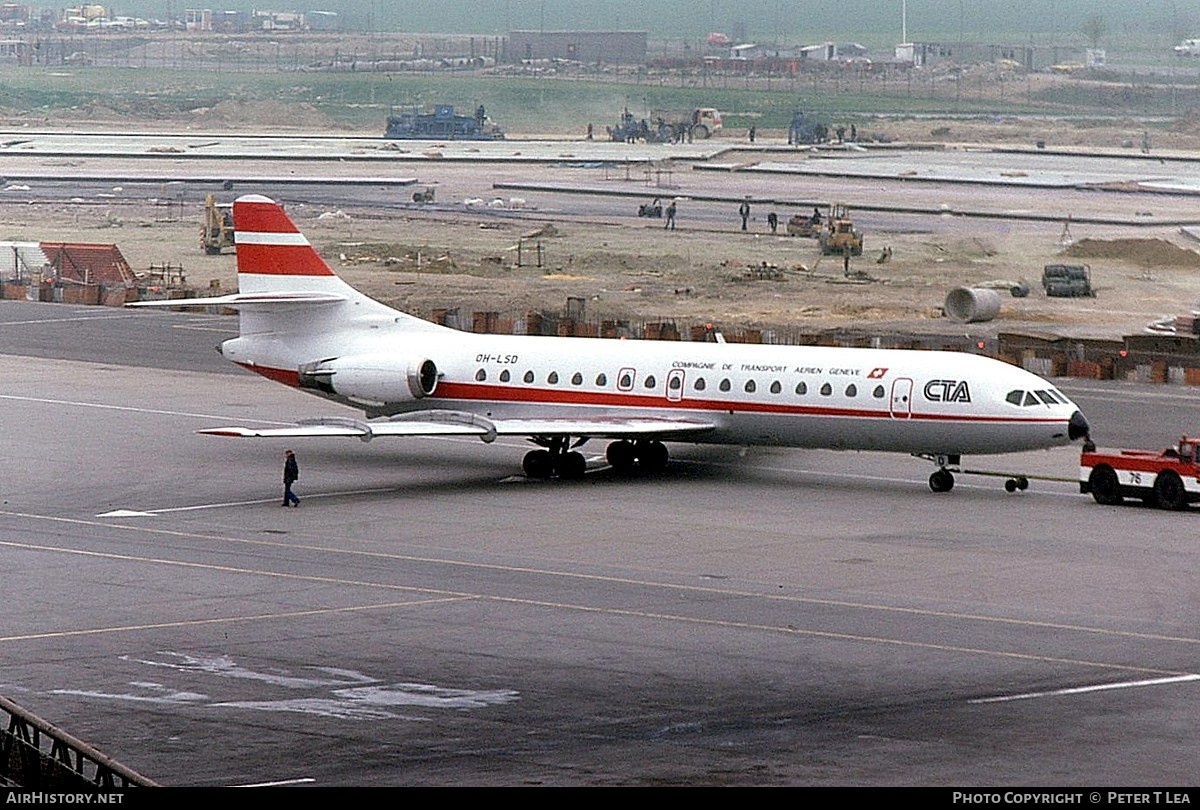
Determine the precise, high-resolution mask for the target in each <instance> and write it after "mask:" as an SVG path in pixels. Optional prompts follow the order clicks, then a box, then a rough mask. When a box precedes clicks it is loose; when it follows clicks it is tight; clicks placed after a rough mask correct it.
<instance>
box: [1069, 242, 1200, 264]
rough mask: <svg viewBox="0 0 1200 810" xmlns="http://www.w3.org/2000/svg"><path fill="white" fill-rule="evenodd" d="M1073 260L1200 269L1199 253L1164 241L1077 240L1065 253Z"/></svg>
mask: <svg viewBox="0 0 1200 810" xmlns="http://www.w3.org/2000/svg"><path fill="white" fill-rule="evenodd" d="M1063 255H1064V256H1070V257H1072V258H1076V259H1112V260H1114V261H1124V262H1130V263H1131V264H1140V265H1143V266H1145V267H1164V266H1170V267H1200V253H1197V252H1196V251H1194V250H1188V249H1187V248H1182V247H1179V246H1178V245H1175V244H1172V243H1171V242H1168V241H1167V240H1165V239H1080V240H1079V241H1078V242H1076V243H1075V244H1073V245H1071V246H1070V247H1069V248H1067V249H1066V250H1065V251H1063Z"/></svg>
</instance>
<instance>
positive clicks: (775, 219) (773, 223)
mask: <svg viewBox="0 0 1200 810" xmlns="http://www.w3.org/2000/svg"><path fill="white" fill-rule="evenodd" d="M767 227H768V228H770V229H771V233H775V231H776V229H777V228H778V227H779V215H778V214H776V213H775V212H774V211H772V212H771V213H769V214H767Z"/></svg>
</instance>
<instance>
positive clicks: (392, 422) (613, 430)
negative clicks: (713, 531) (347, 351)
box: [199, 411, 716, 442]
mask: <svg viewBox="0 0 1200 810" xmlns="http://www.w3.org/2000/svg"><path fill="white" fill-rule="evenodd" d="M715 427H716V425H715V424H714V423H712V422H705V421H701V420H697V419H671V418H651V417H550V418H542V419H495V420H493V419H486V418H484V417H482V416H479V415H477V414H473V413H465V412H460V411H420V412H416V413H407V414H401V415H399V416H394V417H392V418H390V419H381V420H374V421H366V420H361V419H351V418H345V417H333V418H326V419H311V420H304V421H301V422H297V423H296V424H295V425H290V426H287V427H281V428H248V427H216V428H205V429H203V430H201V431H199V432H200V433H205V434H208V435H211V436H235V437H239V438H262V439H270V438H278V439H282V438H296V439H303V438H314V437H318V436H349V437H354V438H358V439H362V440H363V441H365V442H366V441H370V440H371V439H374V438H376V437H378V436H478V437H479V438H480V439H482V440H483V441H485V442H491V441H495V439H496V437H497V436H573V437H578V438H585V437H588V438H590V437H605V438H637V437H651V436H652V437H655V438H659V439H671V438H675V439H684V438H686V437H687V436H690V435H695V434H699V433H705V432H707V431H710V430H713V429H714V428H715Z"/></svg>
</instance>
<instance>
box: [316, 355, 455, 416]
mask: <svg viewBox="0 0 1200 810" xmlns="http://www.w3.org/2000/svg"><path fill="white" fill-rule="evenodd" d="M299 377H300V387H301V388H309V389H312V390H316V391H321V392H323V393H326V394H335V395H337V396H340V397H346V398H347V399H352V400H355V401H357V402H369V403H375V404H381V405H382V404H386V403H389V402H409V401H412V400H415V399H421V398H423V397H427V396H430V395H431V394H432V393H433V392H434V390H435V389H436V388H437V381H438V370H437V366H436V365H435V364H434V362H433V361H432V360H429V359H428V358H422V357H414V358H402V357H396V356H394V355H385V354H359V355H351V356H350V357H333V358H330V359H328V360H318V361H317V362H315V363H305V364H304V365H302V366H300V369H299Z"/></svg>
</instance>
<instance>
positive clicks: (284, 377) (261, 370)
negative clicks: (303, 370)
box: [238, 363, 300, 388]
mask: <svg viewBox="0 0 1200 810" xmlns="http://www.w3.org/2000/svg"><path fill="white" fill-rule="evenodd" d="M238 365H239V366H241V367H242V368H244V369H246V371H253V372H254V373H255V374H261V375H262V376H264V377H266V378H267V379H268V380H273V381H275V382H277V383H283V384H284V385H287V386H290V387H292V388H299V387H300V373H299V372H297V371H295V370H292V369H286V368H271V367H269V366H256V365H254V364H253V363H238Z"/></svg>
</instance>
